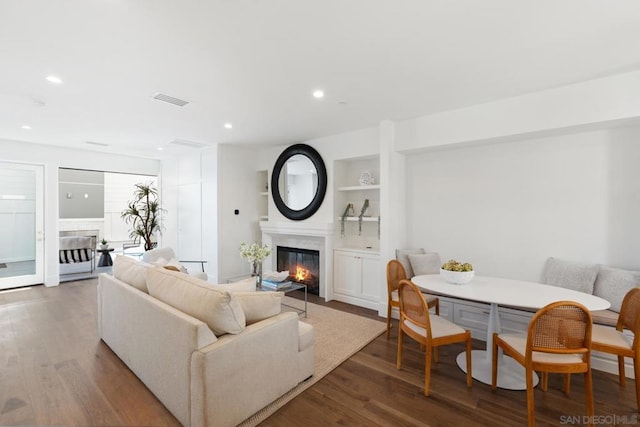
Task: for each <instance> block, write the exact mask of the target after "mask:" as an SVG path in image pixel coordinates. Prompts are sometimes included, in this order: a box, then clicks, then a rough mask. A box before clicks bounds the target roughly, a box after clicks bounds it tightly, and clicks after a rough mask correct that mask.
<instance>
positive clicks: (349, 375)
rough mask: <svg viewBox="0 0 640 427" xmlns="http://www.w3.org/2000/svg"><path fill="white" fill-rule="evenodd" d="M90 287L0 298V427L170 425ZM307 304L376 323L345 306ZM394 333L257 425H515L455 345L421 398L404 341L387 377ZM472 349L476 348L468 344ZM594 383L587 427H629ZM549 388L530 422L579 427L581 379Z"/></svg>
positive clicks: (419, 372)
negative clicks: (101, 330)
mask: <svg viewBox="0 0 640 427" xmlns="http://www.w3.org/2000/svg"><path fill="white" fill-rule="evenodd" d="M96 283H97V280H96V279H91V280H84V281H77V282H70V283H65V284H62V285H60V286H58V287H54V288H45V287H43V286H36V287H33V288H31V289H21V290H12V291H2V292H0V425H3V426H5V425H38V426H49V425H64V426H88V425H92V426H93V425H105V426H106V425H108V426H174V425H179V423H178V422H177V420H176V419H175V418H174V417H173V416H172V415H171V413H169V411H167V409H166V408H165V407H164V406H163V405H162V404H161V403H160V402H159V401H158V400H157V399H156V398H155V396H153V394H152V393H151V392H150V391H149V390H148V389H147V388H146V387H145V386H144V384H142V383H141V382H140V381H139V380H138V379H137V378H136V376H135V375H133V373H131V371H129V369H128V368H127V367H126V366H125V365H124V364H123V363H122V361H120V359H119V358H118V357H117V356H115V355H114V354H113V352H111V350H110V349H109V348H108V347H107V346H106V345H105V344H104V343H103V342H102V341H100V340H99V338H98V333H97V326H96ZM289 295H291V294H289ZM310 301H311V302H315V303H318V304H323V305H327V306H330V307H332V308H336V309H338V310H344V311H349V312H353V313H356V314H360V315H363V316H367V317H372V318H378V317H377V313H375V312H373V311H371V310H367V309H363V308H359V307H354V306H351V305H348V304H343V303H339V302H335V301H332V302H330V303H324V302H323V301H321V300H319V298H317V297H313V296H310ZM396 333H397V329H396V328H395V325H394V329H393V330H392V335H391V339H389V340H387V339H386V338H385V336H384V335H382V336H380V337H378V338H377V339H375V340H374V341H373V342H371V344H369V345H368V346H366V347H365V348H364V349H363V350H362V351H360V352H358V353H357V354H355V355H354V356H353V357H351V358H350V359H349V360H347V361H346V362H344V363H343V364H342V365H340V366H339V367H338V368H336V369H335V370H334V371H333V372H331V373H330V374H329V375H327V376H326V377H324V378H323V379H322V380H320V381H319V382H318V383H316V384H315V385H314V386H312V387H311V388H309V389H308V390H306V391H305V392H304V393H302V394H301V395H299V396H298V397H296V398H295V399H294V400H293V401H291V402H290V403H289V404H287V405H285V406H284V407H283V408H281V409H280V410H279V411H278V412H276V413H275V414H274V415H272V416H271V417H270V418H269V419H267V420H266V421H265V422H263V423H262V425H263V426H289V425H290V426H327V425H349V426H376V425H379V426H427V425H428V426H460V425H465V426H517V425H526V396H525V393H524V392H522V391H508V390H498V391H496V392H492V391H491V388H490V387H489V386H487V385H485V384H482V383H479V382H477V381H474V383H473V387H472V388H471V389H467V387H466V386H465V377H464V374H463V373H462V372H461V371H460V370H459V369H458V368H457V366H456V365H455V360H454V359H455V355H457V354H458V353H459V352H461V351H462V350H463V348H462V346H461V345H452V346H448V347H444V348H442V349H441V350H440V363H439V364H437V365H434V368H433V374H432V395H431V396H430V397H428V398H427V397H424V395H423V394H422V386H423V379H424V359H423V357H424V353H423V352H421V351H420V349H419V347H418V346H417V345H416V344H415V343H414V342H413V341H411V340H409V339H408V340H406V342H405V346H406V347H405V351H404V364H403V369H402V370H397V369H396V348H397V347H396V346H397V341H396V340H397V334H396ZM474 347H475V348H484V343H483V342H476V341H474ZM593 377H594V390H595V396H594V397H595V408H596V414H597V415H598V416H599V418H598V419H596V421H597V424H598V425H614V424H618V425H621V424H624V422H625V418H624V417H626V423H627V424H636V423H637V420H638V418H637V417H636V412H635V395H634V383H633V381H632V380H630V381H627V386H626V388H624V389H621V388H620V387H619V385H618V381H617V378H616V377H615V376H614V375H610V374H606V373H602V372H599V371H594V374H593ZM549 386H550V387H549V391H548V392H546V393H543V392H541V391H540V390H538V389H536V391H535V399H536V403H535V405H536V418H537V421H538V425H539V426H545V425H555V426H558V425H581V424H582V416H583V415H584V394H583V379H582V377H581V376H579V375H574V376H573V379H572V389H571V394H570V395H569V396H565V395H564V394H563V393H562V392H561V388H562V379H561V378H560V377H559V376H551V378H550V385H549ZM570 416H573V417H574V418H568V417H570Z"/></svg>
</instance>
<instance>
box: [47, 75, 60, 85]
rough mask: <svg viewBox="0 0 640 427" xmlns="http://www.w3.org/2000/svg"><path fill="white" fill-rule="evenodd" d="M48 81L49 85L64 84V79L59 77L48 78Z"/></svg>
mask: <svg viewBox="0 0 640 427" xmlns="http://www.w3.org/2000/svg"><path fill="white" fill-rule="evenodd" d="M47 81H48V82H49V83H54V84H57V85H60V84H62V79H61V78H60V77H57V76H47Z"/></svg>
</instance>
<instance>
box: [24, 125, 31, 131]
mask: <svg viewBox="0 0 640 427" xmlns="http://www.w3.org/2000/svg"><path fill="white" fill-rule="evenodd" d="M22 129H26V130H31V126H29V125H22Z"/></svg>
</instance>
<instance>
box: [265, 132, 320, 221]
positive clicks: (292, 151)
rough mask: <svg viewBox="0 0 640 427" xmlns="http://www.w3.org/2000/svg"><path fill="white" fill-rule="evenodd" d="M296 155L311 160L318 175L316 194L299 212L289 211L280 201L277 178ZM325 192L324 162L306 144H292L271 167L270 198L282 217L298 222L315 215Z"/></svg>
mask: <svg viewBox="0 0 640 427" xmlns="http://www.w3.org/2000/svg"><path fill="white" fill-rule="evenodd" d="M296 154H301V155H303V156H306V157H308V158H309V160H311V163H313V166H315V168H316V171H317V173H318V188H317V189H316V194H315V195H314V196H313V199H312V200H311V202H310V203H309V204H308V205H307V207H305V208H304V209H301V210H299V211H295V210H293V209H290V208H289V207H288V206H287V205H286V204H285V202H284V200H282V197H281V196H280V185H279V181H280V179H279V178H280V172H281V171H282V167H283V166H284V164H285V163H286V162H287V160H289V158H290V157H292V156H295V155H296ZM326 192H327V169H326V168H325V166H324V162H323V161H322V157H321V156H320V153H318V152H317V151H316V150H315V149H314V148H313V147H311V146H309V145H306V144H294V145H292V146H290V147H288V148H287V149H285V150H284V151H283V152H282V154H280V156H279V157H278V160H276V164H275V165H274V166H273V172H272V173H271V196H272V197H273V202H274V203H275V204H276V207H277V208H278V210H279V211H280V213H281V214H282V215H284V216H285V217H287V218H288V219H291V220H294V221H300V220H303V219H307V218H309V217H310V216H311V215H313V214H314V213H316V211H317V210H318V209H319V208H320V205H322V202H323V200H324V195H325V193H326Z"/></svg>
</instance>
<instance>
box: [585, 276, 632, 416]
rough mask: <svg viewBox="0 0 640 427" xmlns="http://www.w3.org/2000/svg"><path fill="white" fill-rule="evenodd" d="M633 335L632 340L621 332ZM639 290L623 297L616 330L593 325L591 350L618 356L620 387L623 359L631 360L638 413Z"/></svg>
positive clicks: (623, 383)
mask: <svg viewBox="0 0 640 427" xmlns="http://www.w3.org/2000/svg"><path fill="white" fill-rule="evenodd" d="M625 329H626V330H628V331H630V332H632V333H633V339H631V338H630V337H627V336H625V335H624V333H623V331H624V330H625ZM638 333H640V288H633V289H631V290H630V291H629V292H627V294H626V295H625V296H624V299H623V300H622V306H621V307H620V314H619V315H618V322H617V324H616V328H615V329H613V328H611V327H609V326H603V325H593V335H592V339H591V349H592V350H597V351H602V352H605V353H610V354H615V355H617V356H618V377H619V381H620V385H621V386H622V387H624V386H625V382H626V381H625V380H626V378H625V372H624V371H625V370H624V358H625V357H630V358H632V359H633V372H634V374H635V378H636V380H635V384H636V411H638V412H640V356H639V355H640V339H638Z"/></svg>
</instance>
